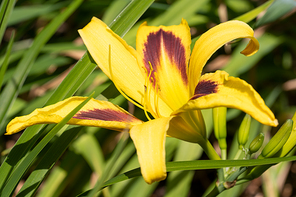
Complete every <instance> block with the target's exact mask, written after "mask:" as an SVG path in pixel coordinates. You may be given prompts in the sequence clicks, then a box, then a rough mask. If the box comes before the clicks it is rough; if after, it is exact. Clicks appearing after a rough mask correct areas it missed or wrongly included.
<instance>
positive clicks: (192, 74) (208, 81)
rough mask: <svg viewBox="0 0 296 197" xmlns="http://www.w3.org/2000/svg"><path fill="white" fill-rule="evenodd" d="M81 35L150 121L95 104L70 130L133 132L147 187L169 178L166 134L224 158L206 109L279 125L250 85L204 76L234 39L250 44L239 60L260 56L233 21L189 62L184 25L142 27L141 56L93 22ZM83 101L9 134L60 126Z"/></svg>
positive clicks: (15, 126) (14, 124) (17, 123)
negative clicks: (233, 112) (78, 127)
mask: <svg viewBox="0 0 296 197" xmlns="http://www.w3.org/2000/svg"><path fill="white" fill-rule="evenodd" d="M79 33H80V35H81V37H82V39H83V41H84V43H85V45H86V46H87V48H88V51H89V52H90V54H91V55H92V57H93V59H94V60H95V61H96V63H97V64H98V66H99V67H100V69H101V70H102V71H103V72H104V73H105V74H106V75H107V76H108V77H109V78H110V79H111V80H112V81H113V82H114V84H115V85H116V87H117V88H118V89H119V90H120V91H121V92H122V93H123V94H124V96H126V97H127V98H128V99H129V100H131V101H132V102H133V103H135V104H136V105H137V106H139V107H140V108H142V109H144V111H145V113H146V115H147V118H148V119H149V121H147V122H143V121H141V120H139V119H137V118H136V117H134V116H132V115H131V114H129V113H128V112H126V111H125V110H123V109H121V108H120V107H119V106H116V105H114V104H112V103H110V102H107V101H98V100H95V99H92V100H91V101H90V102H88V103H87V104H86V105H85V106H84V107H83V108H82V109H81V110H80V111H79V112H78V113H77V114H76V115H75V116H74V117H73V118H72V119H71V120H70V121H69V122H68V124H76V125H84V126H97V127H103V128H108V129H113V130H117V131H122V130H126V129H128V130H129V131H130V135H131V138H132V140H133V142H134V144H135V147H136V149H137V154H138V158H139V163H140V166H141V172H142V175H143V178H144V179H145V181H146V182H147V183H149V184H151V183H153V182H154V181H160V180H163V179H165V178H166V165H165V148H164V146H165V138H166V136H171V137H175V138H179V139H181V140H185V141H189V142H194V143H199V144H200V145H201V146H202V147H203V149H204V150H205V152H206V153H207V154H208V155H209V157H210V158H211V159H220V158H219V156H218V155H217V153H216V152H215V151H214V149H213V147H212V146H211V144H210V143H209V141H208V140H207V136H206V130H205V124H204V120H203V117H202V114H201V111H200V110H201V109H206V108H213V107H221V106H224V107H230V108H236V109H240V110H242V111H244V112H246V113H248V114H250V115H251V116H252V117H253V118H255V119H256V120H258V121H259V122H261V123H263V124H266V125H270V126H277V124H278V123H277V120H276V119H275V117H274V115H273V113H272V112H271V111H270V109H269V108H268V107H267V106H266V105H265V103H264V101H263V99H262V98H261V97H260V95H259V94H258V93H257V92H256V91H255V90H254V89H253V88H252V86H251V85H249V84H248V83H246V82H245V81H243V80H241V79H239V78H235V77H230V76H228V74H227V73H226V72H224V71H216V72H215V73H208V74H205V75H201V72H202V69H203V67H204V65H205V64H206V62H207V60H208V59H209V58H210V57H211V55H212V54H213V53H214V52H215V51H216V50H217V49H219V48H220V47H221V46H222V45H224V44H225V43H227V42H229V41H231V40H233V39H237V38H249V39H250V42H249V44H248V45H247V47H246V49H245V50H243V51H242V52H241V53H242V54H244V55H247V56H248V55H252V54H254V53H256V52H257V50H258V48H259V44H258V41H257V40H256V39H255V38H254V36H253V34H254V32H253V30H252V29H251V28H250V27H249V26H248V25H247V24H245V23H243V22H240V21H229V22H226V23H222V24H220V25H217V26H215V27H214V28H212V29H210V30H209V31H207V32H206V33H204V34H203V35H202V36H201V37H200V38H199V39H198V41H197V42H196V44H195V46H194V49H193V52H192V54H191V56H190V44H191V36H190V29H189V26H188V24H187V22H186V21H185V20H182V22H181V24H180V25H174V26H168V27H166V26H159V27H154V26H147V24H146V23H143V24H142V25H141V26H140V28H139V30H138V33H137V42H136V48H137V50H135V49H134V48H132V47H130V46H129V45H128V44H127V43H126V42H125V41H124V40H123V39H122V38H120V37H119V36H118V35H116V34H115V33H114V32H113V31H112V30H111V29H110V28H109V27H108V26H107V25H106V24H105V23H103V22H102V21H101V20H99V19H97V18H95V17H94V18H93V19H92V20H91V22H90V23H89V24H88V25H86V26H85V27H84V28H83V29H81V30H79ZM110 51H111V52H110ZM189 59H190V63H189ZM110 62H111V63H110ZM85 99H86V98H85V97H71V98H69V99H66V100H64V101H61V102H58V103H56V104H54V105H51V106H47V107H45V108H42V109H36V110H35V111H34V112H32V113H31V114H29V115H27V116H22V117H17V118H15V119H13V120H12V121H11V122H10V123H9V124H8V126H7V133H6V134H13V133H16V132H18V131H20V130H22V129H24V128H26V127H28V126H31V125H34V124H43V123H58V122H59V121H61V119H62V118H63V117H65V115H66V114H67V112H68V111H70V109H72V108H74V107H75V106H77V105H78V104H79V103H81V102H82V101H83V100H85ZM148 112H149V114H150V115H151V116H153V118H150V116H149V114H148Z"/></svg>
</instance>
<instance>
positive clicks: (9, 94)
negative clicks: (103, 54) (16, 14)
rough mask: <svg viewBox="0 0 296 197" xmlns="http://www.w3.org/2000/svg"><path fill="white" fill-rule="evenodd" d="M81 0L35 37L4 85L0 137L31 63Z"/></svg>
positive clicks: (74, 2) (0, 111) (0, 113)
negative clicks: (10, 77)
mask: <svg viewBox="0 0 296 197" xmlns="http://www.w3.org/2000/svg"><path fill="white" fill-rule="evenodd" d="M82 2H83V1H82V0H76V1H73V3H72V4H71V5H70V6H69V7H68V8H67V9H66V10H64V12H62V13H61V14H60V15H59V16H58V17H56V18H54V19H53V20H52V21H51V22H50V23H49V24H48V25H47V26H46V27H45V28H44V29H43V31H42V32H41V33H40V34H38V35H37V37H36V38H35V40H34V43H33V44H32V46H31V47H30V49H29V50H28V51H27V52H26V53H25V54H24V56H23V58H22V59H21V60H20V61H19V63H18V65H17V69H16V72H15V73H14V75H13V77H12V79H11V80H10V81H9V82H8V84H6V86H5V88H4V90H3V91H2V94H1V96H0V102H1V103H2V107H1V108H0V122H1V124H0V135H1V134H3V132H4V130H3V129H1V128H3V122H4V121H3V120H4V119H5V117H6V113H7V111H8V110H9V109H10V107H11V105H12V103H13V102H14V100H15V98H16V97H17V95H18V92H19V90H20V88H21V87H22V85H23V83H24V81H25V79H26V77H27V74H28V73H29V71H30V69H31V67H32V63H33V62H34V61H35V59H36V57H37V55H38V54H39V52H40V50H41V48H42V47H43V46H44V45H45V43H46V42H47V41H48V40H49V39H50V38H51V36H52V35H53V34H54V33H55V31H56V30H57V29H58V28H59V26H60V25H61V24H62V23H63V22H64V21H65V20H66V19H67V18H68V17H69V16H70V15H71V14H72V13H73V12H74V11H75V10H76V9H77V8H78V6H79V5H80V4H81V3H82Z"/></svg>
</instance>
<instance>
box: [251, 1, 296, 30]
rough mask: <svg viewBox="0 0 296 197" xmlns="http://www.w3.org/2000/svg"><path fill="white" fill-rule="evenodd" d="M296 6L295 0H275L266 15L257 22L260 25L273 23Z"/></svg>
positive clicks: (257, 25)
mask: <svg viewBox="0 0 296 197" xmlns="http://www.w3.org/2000/svg"><path fill="white" fill-rule="evenodd" d="M295 7H296V1H295V0H275V1H274V3H273V4H272V5H271V6H269V7H268V9H267V11H266V13H265V14H264V16H262V17H261V18H260V19H259V20H258V21H257V22H256V24H255V26H256V27H260V26H262V25H265V24H267V23H271V22H273V21H275V20H277V19H279V18H281V17H282V16H284V15H285V14H287V13H289V12H291V11H292V10H293V9H294V8H295Z"/></svg>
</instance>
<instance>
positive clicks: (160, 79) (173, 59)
mask: <svg viewBox="0 0 296 197" xmlns="http://www.w3.org/2000/svg"><path fill="white" fill-rule="evenodd" d="M190 44H191V36H190V29H189V26H188V24H187V22H186V21H185V20H182V22H181V24H180V25H173V26H168V27H166V26H159V27H155V26H147V24H146V23H143V24H142V25H141V26H140V28H139V30H138V33H137V51H138V52H139V53H140V55H141V60H142V61H141V62H139V64H142V65H143V67H145V70H146V78H147V77H148V76H149V75H150V80H149V81H150V83H151V84H152V86H153V87H155V88H158V89H159V95H160V97H161V98H162V100H163V101H164V102H165V103H166V104H168V106H170V108H171V109H172V110H176V109H178V108H180V107H181V106H182V105H183V104H184V103H185V102H186V101H187V100H188V99H189V92H188V90H189V89H188V76H187V73H188V71H187V68H188V61H189V57H190ZM176 92H178V94H176Z"/></svg>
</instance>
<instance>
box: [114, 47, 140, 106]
mask: <svg viewBox="0 0 296 197" xmlns="http://www.w3.org/2000/svg"><path fill="white" fill-rule="evenodd" d="M111 68H112V67H111V45H109V72H110V79H111V80H112V81H113V73H112V69H111ZM114 85H115V87H116V89H117V90H118V91H119V92H120V94H122V96H124V98H126V100H128V101H129V102H131V103H132V104H134V105H135V106H137V107H139V108H141V109H144V107H143V106H142V105H140V104H138V103H137V102H136V101H134V100H132V99H131V98H129V97H128V96H127V95H126V94H125V93H124V92H123V91H122V90H121V89H120V88H119V87H118V86H117V85H116V83H114Z"/></svg>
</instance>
